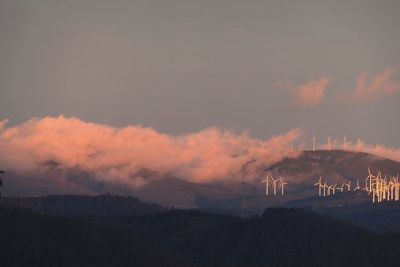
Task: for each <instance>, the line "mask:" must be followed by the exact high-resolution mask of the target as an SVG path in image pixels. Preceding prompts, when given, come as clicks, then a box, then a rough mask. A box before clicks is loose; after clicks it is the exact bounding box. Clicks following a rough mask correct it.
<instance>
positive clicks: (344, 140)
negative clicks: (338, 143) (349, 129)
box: [343, 134, 347, 149]
mask: <svg viewBox="0 0 400 267" xmlns="http://www.w3.org/2000/svg"><path fill="white" fill-rule="evenodd" d="M343 149H347V136H346V134H345V135H344V138H343Z"/></svg>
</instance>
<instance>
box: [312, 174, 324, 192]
mask: <svg viewBox="0 0 400 267" xmlns="http://www.w3.org/2000/svg"><path fill="white" fill-rule="evenodd" d="M321 180H322V176H320V177H319V180H318V182H317V183H315V184H314V186H318V196H321V189H322V186H323V185H322V183H321Z"/></svg>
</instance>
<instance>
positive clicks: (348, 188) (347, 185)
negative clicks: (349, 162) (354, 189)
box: [344, 180, 351, 192]
mask: <svg viewBox="0 0 400 267" xmlns="http://www.w3.org/2000/svg"><path fill="white" fill-rule="evenodd" d="M344 185H345V186H346V187H347V192H349V191H350V190H351V181H350V180H349V181H348V182H347V183H345V184H344Z"/></svg>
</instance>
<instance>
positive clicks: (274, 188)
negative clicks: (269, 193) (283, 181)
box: [271, 176, 279, 195]
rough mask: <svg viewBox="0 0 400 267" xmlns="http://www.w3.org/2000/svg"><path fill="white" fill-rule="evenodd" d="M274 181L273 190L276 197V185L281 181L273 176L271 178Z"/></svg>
mask: <svg viewBox="0 0 400 267" xmlns="http://www.w3.org/2000/svg"><path fill="white" fill-rule="evenodd" d="M271 180H272V188H273V190H274V195H276V183H277V182H278V181H279V179H275V178H274V177H273V176H271Z"/></svg>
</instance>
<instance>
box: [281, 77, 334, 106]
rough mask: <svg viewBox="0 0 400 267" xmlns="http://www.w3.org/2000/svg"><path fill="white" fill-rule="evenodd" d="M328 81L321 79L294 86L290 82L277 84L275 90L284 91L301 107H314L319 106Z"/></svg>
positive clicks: (324, 78)
mask: <svg viewBox="0 0 400 267" xmlns="http://www.w3.org/2000/svg"><path fill="white" fill-rule="evenodd" d="M328 84H329V79H328V78H326V77H321V78H320V79H319V80H310V81H308V82H307V83H305V84H300V85H299V84H294V83H291V82H278V83H276V84H275V85H274V87H275V88H279V89H284V90H285V91H286V92H287V93H288V94H289V95H290V96H291V97H293V99H294V102H296V103H297V104H299V105H300V106H302V107H306V108H309V107H314V106H317V105H319V104H320V103H321V102H322V100H323V99H324V96H325V91H326V88H327V86H328Z"/></svg>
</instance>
